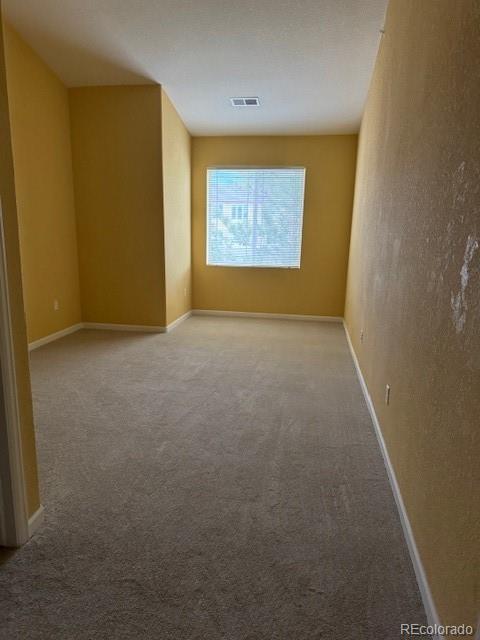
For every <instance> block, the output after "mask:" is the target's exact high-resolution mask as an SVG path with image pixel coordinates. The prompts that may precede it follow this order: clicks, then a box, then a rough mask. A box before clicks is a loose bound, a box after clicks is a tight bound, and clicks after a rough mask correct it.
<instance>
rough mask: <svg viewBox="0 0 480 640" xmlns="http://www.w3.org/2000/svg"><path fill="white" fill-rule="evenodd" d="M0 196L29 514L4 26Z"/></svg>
mask: <svg viewBox="0 0 480 640" xmlns="http://www.w3.org/2000/svg"><path fill="white" fill-rule="evenodd" d="M0 10H1V6H0ZM0 197H1V202H2V221H3V229H4V238H5V250H6V258H7V271H8V288H9V297H10V313H11V319H12V326H13V348H14V355H15V374H16V379H17V388H18V400H19V411H20V421H21V429H22V433H21V435H22V451H23V464H24V471H25V484H26V488H27V505H28V511H29V514H30V515H32V514H33V513H35V511H36V510H37V509H38V507H39V505H40V499H39V493H38V476H37V459H36V452H35V433H34V429H33V414H32V395H31V389H30V369H29V362H28V350H27V330H26V325H25V313H24V306H23V289H22V274H21V264H20V242H19V233H18V221H17V208H16V198H15V181H14V174H13V158H12V150H11V137H10V118H9V109H8V97H7V84H6V69H5V61H4V43H3V29H0Z"/></svg>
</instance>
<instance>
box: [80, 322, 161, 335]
mask: <svg viewBox="0 0 480 640" xmlns="http://www.w3.org/2000/svg"><path fill="white" fill-rule="evenodd" d="M83 328H84V329H105V330H107V331H138V332H141V333H165V332H166V327H160V326H151V325H144V324H110V323H107V322H84V323H83Z"/></svg>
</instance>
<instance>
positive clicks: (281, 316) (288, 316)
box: [192, 309, 343, 323]
mask: <svg viewBox="0 0 480 640" xmlns="http://www.w3.org/2000/svg"><path fill="white" fill-rule="evenodd" d="M192 315H194V316H225V317H229V318H230V317H231V318H267V319H271V320H300V321H304V322H338V323H341V322H343V318H342V317H341V316H310V315H298V314H295V313H263V312H257V311H221V310H214V309H192Z"/></svg>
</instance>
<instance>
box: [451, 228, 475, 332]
mask: <svg viewBox="0 0 480 640" xmlns="http://www.w3.org/2000/svg"><path fill="white" fill-rule="evenodd" d="M477 249H478V240H477V239H476V238H474V237H473V236H471V235H469V236H468V238H467V244H466V247H465V253H464V256H463V265H462V268H461V270H460V290H459V291H458V292H457V293H456V294H454V293H453V292H452V295H451V305H452V312H453V313H452V320H453V324H454V325H455V329H456V331H457V333H461V332H462V331H463V329H464V327H465V322H466V320H467V311H468V302H467V294H466V291H467V286H468V279H469V270H470V263H471V262H472V260H473V256H474V253H475V251H476V250H477Z"/></svg>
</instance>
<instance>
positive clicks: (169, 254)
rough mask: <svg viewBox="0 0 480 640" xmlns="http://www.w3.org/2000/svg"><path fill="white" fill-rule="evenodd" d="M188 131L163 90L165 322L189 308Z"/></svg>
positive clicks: (190, 276) (190, 291) (175, 317)
mask: <svg viewBox="0 0 480 640" xmlns="http://www.w3.org/2000/svg"><path fill="white" fill-rule="evenodd" d="M190 142H191V141H190V134H189V133H188V131H187V129H186V128H185V125H184V124H183V122H182V120H181V118H180V116H179V115H178V113H177V112H176V110H175V107H174V106H173V105H172V103H171V101H170V99H169V97H168V95H167V94H166V93H165V91H163V90H162V158H163V210H164V226H165V288H166V309H167V324H170V323H171V322H173V321H174V320H176V319H177V318H179V317H180V316H182V315H183V314H184V313H186V312H187V311H190V309H191V308H192V286H191V282H192V251H191V212H190V208H191V207H190V183H191V176H190V173H191V171H190V164H191V157H190V155H191V154H190V146H191V145H190Z"/></svg>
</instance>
